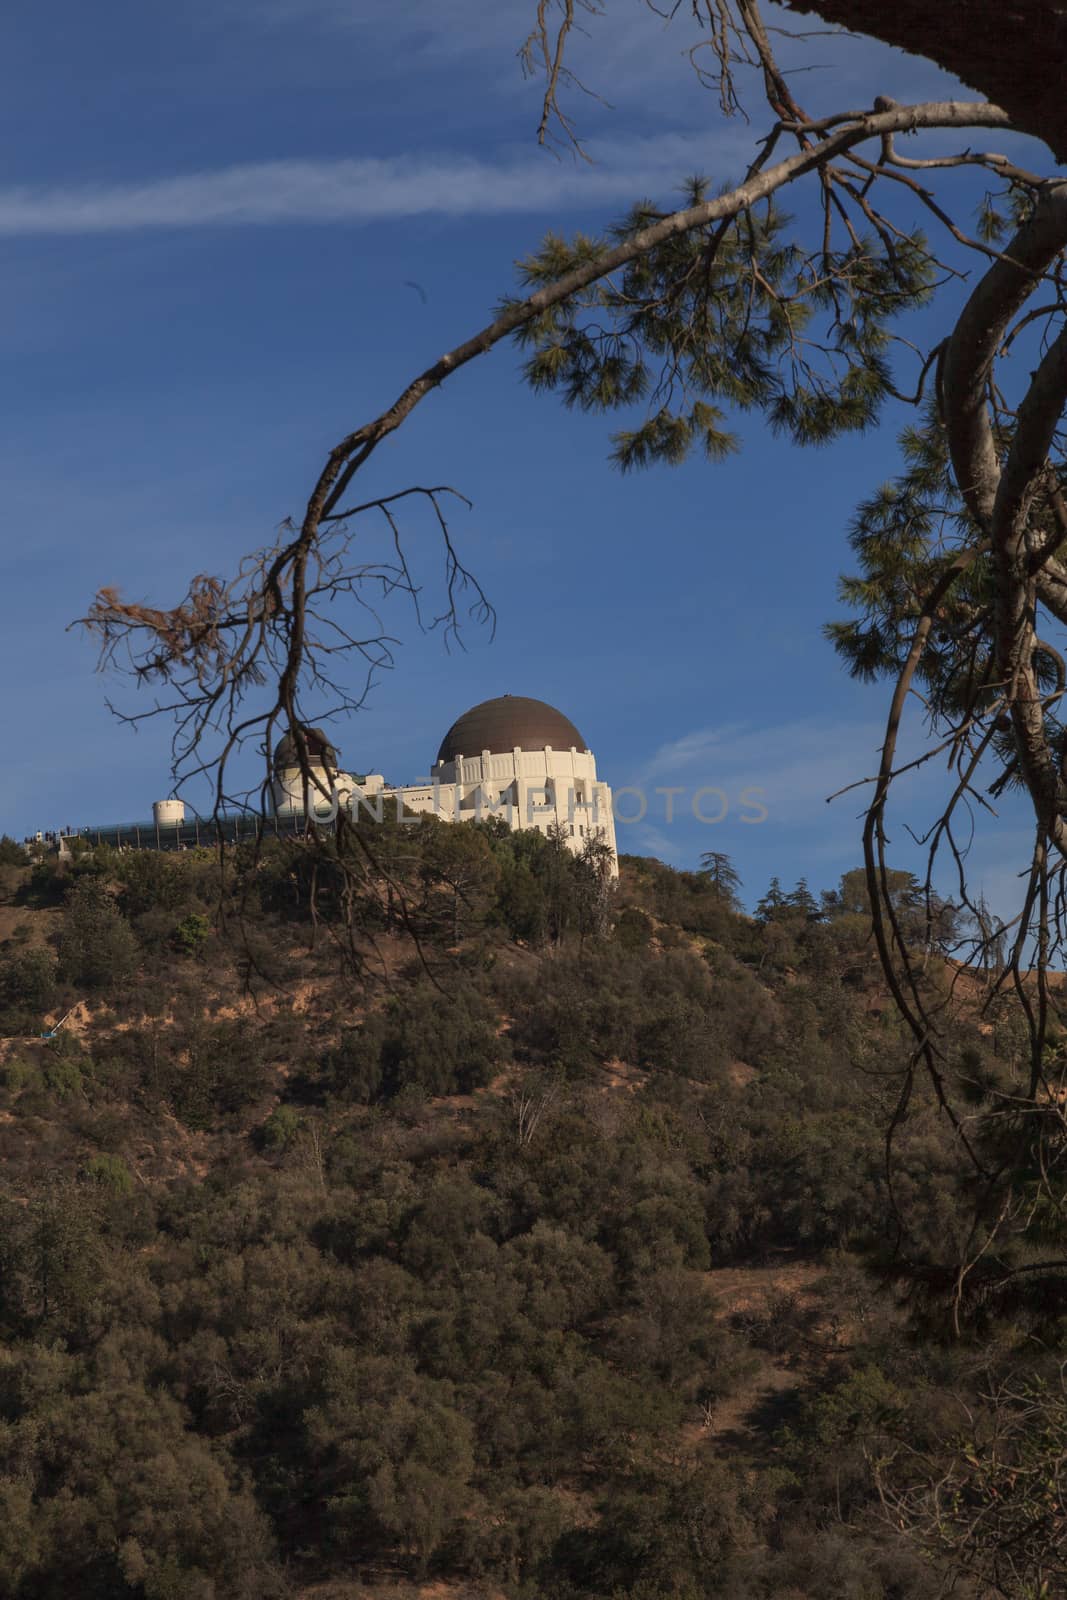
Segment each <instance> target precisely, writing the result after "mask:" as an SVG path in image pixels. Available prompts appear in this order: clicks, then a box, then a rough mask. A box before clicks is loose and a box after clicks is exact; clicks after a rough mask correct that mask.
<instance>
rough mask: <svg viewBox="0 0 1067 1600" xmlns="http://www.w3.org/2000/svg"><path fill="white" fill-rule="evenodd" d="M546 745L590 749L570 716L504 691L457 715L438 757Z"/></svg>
mask: <svg viewBox="0 0 1067 1600" xmlns="http://www.w3.org/2000/svg"><path fill="white" fill-rule="evenodd" d="M546 745H551V747H552V749H553V750H570V749H572V748H573V749H575V750H587V749H588V748H589V747H588V745H587V744H586V742H585V740H584V739H583V738H582V736H581V734H580V733H579V732H578V729H577V728H576V727H575V726H574V723H573V722H572V721H571V720H570V718H569V717H565V716H564V715H563V712H562V711H557V710H556V709H555V707H554V706H547V705H545V702H544V701H543V700H528V699H527V698H526V697H525V695H521V694H502V695H499V696H498V697H497V699H495V700H483V701H482V703H481V705H477V706H472V707H471V709H470V710H469V711H465V712H464V713H463V715H462V716H461V717H458V718H457V719H456V721H455V722H454V723H453V724H452V726H451V727H450V728H449V730H448V732H447V733H446V734H445V736H444V738H443V739H442V740H441V748H440V750H438V752H437V759H438V761H454V760H455V758H456V756H480V755H481V753H482V751H483V750H488V751H490V752H491V754H493V755H506V754H507V753H508V752H509V751H510V750H543V749H544V748H545V746H546Z"/></svg>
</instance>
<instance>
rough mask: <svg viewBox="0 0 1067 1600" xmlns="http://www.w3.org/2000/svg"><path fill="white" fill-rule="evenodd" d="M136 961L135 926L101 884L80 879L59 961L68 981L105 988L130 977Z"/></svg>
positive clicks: (69, 903)
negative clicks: (132, 926) (128, 920)
mask: <svg viewBox="0 0 1067 1600" xmlns="http://www.w3.org/2000/svg"><path fill="white" fill-rule="evenodd" d="M136 963H137V940H136V938H135V937H134V933H133V929H132V928H131V927H130V925H129V923H128V922H127V921H126V919H125V917H124V916H123V915H122V913H121V912H120V911H119V909H118V907H117V906H116V904H115V902H114V900H113V899H112V898H111V896H110V895H109V894H108V892H107V890H106V889H105V888H104V887H103V885H102V884H100V883H99V882H97V881H96V880H94V879H92V878H86V879H84V880H83V881H82V882H80V883H79V884H78V885H77V886H76V888H75V889H74V890H73V892H72V893H71V895H70V897H69V899H68V901H67V910H66V918H65V921H64V927H63V932H62V934H61V935H60V941H59V965H60V971H61V973H62V975H63V977H64V978H65V979H66V980H67V981H68V982H69V983H74V984H78V985H79V986H84V987H86V988H91V989H97V988H99V989H104V988H107V987H109V986H110V985H111V984H116V983H120V982H121V981H122V980H123V978H127V977H129V975H130V973H131V972H132V971H133V969H134V967H135V966H136Z"/></svg>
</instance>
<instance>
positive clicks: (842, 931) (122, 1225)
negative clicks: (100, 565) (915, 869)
mask: <svg viewBox="0 0 1067 1600" xmlns="http://www.w3.org/2000/svg"><path fill="white" fill-rule="evenodd" d="M600 867H601V864H600V863H599V862H598V860H597V859H596V853H595V851H589V852H587V854H586V856H585V857H584V858H583V859H575V858H572V857H571V856H570V855H569V853H568V852H567V851H566V850H565V849H563V848H562V847H561V845H560V843H559V841H552V840H549V841H545V840H543V839H541V838H540V837H539V836H538V835H533V834H530V835H511V834H507V833H506V832H505V831H504V830H502V829H494V828H492V827H489V826H486V827H476V826H473V825H465V826H464V827H462V828H446V827H443V826H441V825H438V824H435V823H433V822H425V823H422V824H420V825H419V826H417V827H396V826H393V827H390V826H388V825H386V826H383V827H380V828H376V829H375V828H371V827H368V829H367V830H365V831H364V833H363V835H361V836H359V837H355V836H353V837H350V838H348V839H347V840H342V841H341V843H340V844H338V843H337V842H335V841H325V842H322V843H320V844H319V845H318V846H316V847H312V846H310V845H304V844H301V843H292V842H289V843H281V844H273V843H272V844H271V845H270V846H269V847H265V848H264V849H263V851H262V852H261V853H256V852H254V851H251V850H249V851H244V850H242V851H240V852H234V853H232V854H231V856H230V857H229V859H228V861H227V868H228V871H227V876H226V880H225V883H224V885H223V887H222V889H221V890H220V881H219V872H218V862H217V860H216V859H215V858H214V857H213V856H211V854H210V853H207V852H205V853H203V854H200V853H197V852H188V853H185V854H182V855H180V856H178V855H171V856H167V855H159V854H154V853H149V852H144V853H135V852H132V853H128V854H122V855H117V854H114V853H111V852H107V851H102V850H98V851H95V852H93V851H86V852H84V853H82V854H81V855H80V856H79V857H78V858H77V859H76V860H75V862H74V863H73V864H71V865H70V866H68V867H66V868H65V869H62V870H61V869H60V867H59V865H58V863H57V862H56V861H55V859H54V858H44V859H41V860H39V861H37V862H36V863H35V864H30V863H29V862H27V861H25V860H24V858H22V857H21V853H20V852H19V851H18V850H17V849H15V848H13V847H11V846H10V845H4V846H3V847H2V848H0V898H2V899H3V901H4V903H3V904H2V905H0V917H2V919H3V921H2V923H0V932H2V933H3V935H4V942H3V944H2V946H0V1035H3V1038H2V1039H0V1156H2V1158H3V1161H4V1179H3V1184H2V1188H0V1338H2V1345H0V1593H2V1594H3V1595H5V1596H10V1597H11V1600H31V1597H32V1600H60V1597H64V1600H66V1597H68V1596H71V1595H75V1594H76V1595H78V1596H79V1597H84V1600H94V1597H101V1600H102V1597H107V1600H242V1597H247V1600H252V1597H257V1600H258V1597H270V1596H277V1597H283V1596H298V1595H301V1594H307V1595H311V1594H312V1593H314V1594H315V1595H318V1596H321V1597H326V1596H331V1597H338V1600H340V1597H341V1596H357V1595H370V1594H376V1595H377V1594H386V1593H391V1594H397V1593H398V1592H400V1593H403V1592H406V1590H407V1588H408V1587H409V1586H410V1587H412V1588H414V1587H415V1586H418V1585H420V1584H423V1583H426V1582H429V1581H430V1580H433V1581H435V1582H436V1583H437V1584H438V1585H439V1587H438V1588H437V1589H436V1590H435V1591H434V1592H435V1593H437V1594H438V1595H444V1594H455V1595H464V1594H466V1595H472V1596H473V1595H491V1594H501V1593H502V1594H505V1595H507V1596H509V1597H514V1600H526V1597H528V1600H533V1597H535V1596H553V1597H559V1600H569V1597H578V1596H591V1597H593V1596H596V1597H605V1600H606V1597H613V1600H623V1597H627V1600H660V1597H668V1596H670V1597H674V1600H697V1597H704V1596H723V1597H731V1600H734V1597H736V1600H742V1597H745V1600H748V1597H751V1600H771V1597H783V1600H784V1597H789V1600H804V1597H809V1596H810V1597H811V1600H815V1597H819V1600H822V1597H824V1596H840V1597H842V1600H891V1597H892V1600H905V1597H907V1600H924V1597H927V1596H930V1597H932V1596H934V1595H937V1594H940V1593H941V1592H942V1586H943V1584H944V1582H945V1574H946V1571H947V1570H950V1569H951V1571H952V1573H953V1574H954V1582H955V1588H954V1593H956V1594H957V1595H961V1596H968V1595H970V1596H978V1595H986V1594H990V1595H991V1594H999V1593H1005V1594H1018V1595H1020V1596H1021V1595H1024V1594H1027V1593H1029V1594H1034V1595H1036V1594H1038V1593H1039V1592H1041V1591H1040V1589H1039V1584H1040V1583H1041V1582H1043V1581H1045V1579H1046V1578H1047V1575H1048V1573H1049V1572H1056V1571H1060V1572H1062V1565H1061V1566H1060V1567H1059V1568H1056V1566H1055V1562H1056V1560H1057V1559H1058V1557H1057V1549H1058V1548H1059V1550H1060V1554H1062V1545H1060V1546H1058V1545H1057V1541H1058V1540H1059V1541H1062V1536H1063V1515H1062V1503H1061V1502H1060V1501H1058V1500H1057V1498H1056V1495H1057V1492H1058V1491H1057V1490H1056V1489H1055V1488H1054V1487H1053V1488H1050V1487H1049V1483H1050V1482H1051V1480H1050V1478H1049V1469H1048V1460H1049V1453H1050V1451H1052V1452H1053V1453H1054V1451H1055V1449H1057V1448H1058V1449H1059V1450H1060V1453H1061V1457H1062V1447H1063V1426H1064V1424H1063V1415H1064V1408H1063V1406H1062V1404H1061V1403H1060V1397H1059V1391H1058V1390H1057V1387H1056V1383H1057V1373H1058V1370H1059V1361H1060V1359H1061V1355H1062V1343H1063V1327H1062V1317H1061V1309H1060V1303H1059V1300H1058V1297H1057V1294H1056V1293H1054V1292H1053V1290H1052V1289H1051V1288H1049V1287H1047V1285H1048V1284H1049V1283H1050V1282H1051V1280H1045V1279H1043V1280H1042V1281H1043V1282H1045V1283H1046V1291H1045V1292H1044V1293H1043V1294H1041V1295H1030V1296H1029V1297H1028V1298H1026V1297H1024V1298H1019V1297H1016V1298H1014V1299H1010V1298H1007V1297H1005V1295H1003V1294H1001V1295H999V1297H998V1294H997V1293H994V1292H993V1280H992V1279H991V1278H987V1279H984V1280H983V1282H984V1284H985V1289H984V1291H983V1292H982V1293H981V1294H975V1295H973V1296H972V1297H971V1298H969V1299H968V1298H966V1297H961V1295H960V1294H956V1295H954V1296H953V1295H952V1294H949V1293H948V1292H947V1291H946V1285H948V1286H951V1285H952V1281H953V1274H954V1273H956V1272H957V1271H958V1261H959V1259H960V1256H959V1251H960V1248H961V1242H960V1241H961V1237H962V1236H963V1235H964V1234H965V1233H966V1231H967V1229H968V1228H969V1227H970V1226H971V1225H972V1219H973V1205H974V1180H973V1175H972V1171H971V1168H970V1167H969V1166H968V1164H967V1162H966V1161H965V1160H964V1158H963V1156H962V1155H961V1152H960V1148H959V1142H958V1140H957V1139H956V1138H955V1137H954V1136H953V1133H952V1130H951V1127H950V1126H949V1125H948V1124H947V1122H946V1120H945V1119H944V1117H943V1116H941V1115H940V1114H939V1113H938V1109H937V1107H936V1105H935V1104H933V1103H932V1101H928V1102H924V1101H923V1100H922V1098H921V1093H919V1094H917V1095H916V1097H915V1099H914V1101H913V1104H912V1106H911V1108H910V1112H909V1115H908V1117H907V1120H906V1122H905V1123H904V1124H903V1126H901V1127H900V1128H899V1129H898V1130H897V1134H896V1139H895V1145H894V1152H893V1160H892V1163H891V1165H890V1166H889V1167H887V1163H886V1152H885V1133H886V1129H887V1126H888V1124H889V1121H890V1118H891V1116H892V1111H893V1106H894V1102H895V1096H896V1082H897V1080H896V1076H895V1074H896V1071H897V1068H898V1067H899V1063H900V1060H901V1058H902V1054H903V1052H904V1050H905V1046H904V1043H903V1041H902V1039H901V1037H900V1035H899V1025H898V1023H897V1020H896V1013H895V1011H894V1010H893V1008H892V1007H891V1006H890V1005H889V1004H888V1002H887V1001H886V998H885V996H884V994H883V993H882V991H881V989H880V987H879V982H878V980H877V978H876V976H875V966H874V963H873V958H872V955H871V952H870V947H869V919H868V916H867V911H866V901H865V897H864V893H863V890H862V883H861V880H860V879H859V878H858V877H857V876H856V875H855V874H849V875H847V876H846V878H845V879H844V880H843V881H842V883H841V884H840V885H839V886H838V887H837V888H836V889H835V890H834V891H833V892H831V893H827V894H825V895H822V896H819V897H818V898H817V897H816V895H815V894H813V893H812V892H811V891H810V890H809V889H808V887H807V886H806V885H805V884H800V885H797V887H796V889H794V890H793V891H791V892H786V891H784V890H783V889H782V888H781V887H780V886H779V885H777V884H772V885H771V887H770V888H769V889H768V891H767V894H766V895H765V896H764V897H763V899H762V900H761V902H760V907H759V912H758V915H757V916H756V917H755V918H750V917H747V916H745V915H743V914H742V913H741V912H740V910H739V908H738V904H737V901H736V898H735V891H736V887H737V884H736V875H734V874H733V873H732V872H731V870H730V867H729V863H728V862H726V861H725V858H723V857H713V858H709V861H708V863H707V866H706V870H705V871H703V872H699V873H681V872H674V871H672V870H670V869H668V868H667V867H664V866H662V865H661V864H660V863H658V862H655V861H650V860H644V859H638V858H629V859H625V860H624V863H623V877H622V883H621V886H620V888H619V890H618V891H617V892H615V893H613V892H610V891H607V890H606V889H605V887H604V884H603V880H602V875H601V870H600ZM898 887H899V888H900V890H901V903H902V905H905V906H906V903H907V893H906V890H907V883H906V881H905V880H903V879H901V883H900V885H899V886H898ZM947 971H948V965H947V963H946V962H945V960H944V959H943V958H942V957H941V956H940V955H938V953H937V952H936V951H934V952H932V953H931V956H930V962H929V981H930V983H931V984H932V985H935V986H936V985H938V984H940V985H942V987H944V985H945V983H946V981H947V980H946V973H947ZM72 1006H75V1007H76V1009H75V1011H74V1014H73V1015H72V1017H71V1018H70V1019H69V1021H68V1022H67V1023H66V1024H65V1025H64V1026H63V1027H62V1028H60V1029H59V1031H58V1032H57V1033H56V1034H55V1035H54V1037H52V1038H50V1039H42V1038H41V1037H40V1035H41V1033H42V1031H43V1030H44V1026H45V1021H44V1019H45V1018H46V1017H47V1018H49V1019H51V1021H52V1022H55V1021H56V1020H58V1019H59V1018H60V1017H61V1016H63V1015H64V1014H65V1013H66V1012H67V1011H68V1010H69V1008H70V1007H72ZM957 1010H958V1016H957V1018H956V1022H955V1028H956V1034H957V1039H958V1054H959V1065H960V1071H961V1073H962V1074H964V1075H965V1076H966V1078H967V1081H968V1082H970V1083H972V1084H978V1085H981V1084H984V1083H992V1082H1009V1081H1010V1079H1011V1074H1012V1072H1013V1070H1014V1064H1015V1052H1016V1050H1017V1048H1018V1044H1017V1041H1018V1036H1019V1030H1018V1027H1017V1024H1016V1021H1015V1020H1014V1018H1013V1016H1012V1014H1011V1011H1010V1009H1007V1008H1006V1007H1002V1008H1001V1011H1000V1012H999V1013H996V1012H993V1013H991V1015H992V1016H993V1021H992V1022H990V1021H983V1020H981V1019H980V1017H979V1012H978V1008H977V1005H976V1004H975V1003H974V1002H973V1000H972V1001H971V1002H970V1003H963V1002H961V1003H960V1005H959V1006H958V1008H957ZM974 1098H975V1100H976V1103H977V1101H978V1100H979V1099H980V1094H979V1093H978V1092H977V1091H976V1093H975V1096H974ZM887 1172H889V1173H891V1175H892V1178H893V1193H892V1194H890V1192H889V1190H888V1188H887ZM1049 1226H1050V1229H1051V1227H1052V1223H1050V1225H1049ZM902 1241H904V1242H903V1244H902ZM1019 1248H1020V1249H1022V1248H1024V1246H1022V1245H1020V1246H1019ZM1001 1265H1003V1263H1001ZM961 1307H962V1311H961ZM1010 1383H1014V1384H1015V1388H1014V1390H1013V1391H1012V1395H1011V1396H1008V1397H1007V1398H1005V1386H1006V1385H1009V1384H1010ZM1035 1407H1036V1408H1037V1411H1038V1412H1039V1418H1038V1421H1037V1422H1035V1423H1034V1425H1033V1427H1032V1428H1030V1429H1029V1431H1028V1432H1026V1433H1025V1441H1029V1442H1028V1443H1027V1442H1025V1441H1024V1443H1022V1444H1020V1443H1019V1440H1018V1439H1016V1441H1015V1444H1014V1445H1013V1446H1012V1447H1011V1448H1010V1449H1008V1450H1007V1455H1003V1452H1004V1450H1005V1449H1007V1447H1006V1446H1004V1445H1003V1442H1002V1444H1001V1450H1002V1456H1003V1459H1005V1460H1008V1459H1009V1458H1010V1462H1011V1463H1013V1464H1014V1468H1013V1470H1014V1471H1015V1474H1016V1475H1015V1478H1013V1479H1012V1482H1013V1483H1015V1482H1019V1483H1020V1484H1022V1483H1025V1482H1028V1481H1029V1480H1027V1479H1026V1471H1025V1470H1024V1469H1027V1462H1031V1464H1032V1462H1033V1460H1035V1459H1036V1460H1037V1463H1038V1468H1039V1476H1040V1472H1042V1471H1043V1472H1044V1477H1042V1478H1041V1481H1040V1483H1039V1484H1038V1486H1037V1488H1036V1489H1034V1491H1033V1496H1032V1498H1031V1499H1030V1500H1025V1501H1024V1499H1023V1498H1022V1494H1023V1491H1022V1490H1021V1489H1020V1490H1019V1491H1018V1493H1017V1494H1016V1499H1015V1503H1014V1505H1013V1508H1012V1509H1013V1514H1015V1516H1016V1523H1015V1524H1014V1525H1013V1526H1014V1528H1015V1532H1016V1534H1017V1537H1016V1539H1015V1543H1014V1545H1013V1546H1010V1549H1011V1554H1010V1555H1008V1556H1005V1555H1003V1554H1002V1553H1001V1551H1000V1549H999V1547H994V1546H995V1545H996V1540H995V1539H993V1540H992V1541H990V1540H987V1546H988V1547H984V1546H982V1545H981V1543H980V1541H978V1542H976V1540H975V1539H974V1538H972V1537H971V1536H970V1534H969V1533H967V1532H966V1529H965V1528H964V1525H965V1524H967V1526H968V1527H969V1523H968V1516H969V1508H977V1509H979V1510H981V1509H982V1508H983V1507H984V1506H986V1505H987V1503H988V1504H989V1505H990V1506H991V1505H993V1500H991V1499H990V1498H989V1496H990V1494H992V1496H993V1497H994V1499H995V1497H996V1496H997V1495H999V1496H1000V1497H1001V1502H1003V1500H1004V1496H1005V1492H1006V1491H1005V1482H1004V1480H1003V1478H1001V1479H999V1480H997V1479H989V1480H988V1481H987V1478H986V1477H983V1476H982V1473H981V1471H980V1470H979V1469H978V1467H977V1466H976V1467H975V1469H974V1470H973V1471H972V1469H971V1468H970V1467H968V1464H967V1463H968V1460H969V1459H971V1460H974V1461H975V1462H976V1463H978V1462H980V1461H981V1460H982V1459H984V1458H983V1457H982V1454H981V1449H980V1445H981V1443H982V1441H983V1440H984V1441H986V1442H988V1439H989V1437H990V1436H991V1430H994V1429H996V1430H998V1438H1001V1440H1002V1441H1003V1438H1005V1437H1007V1436H1008V1433H1009V1432H1010V1430H1009V1429H1008V1427H1007V1425H1006V1422H1005V1418H1006V1417H1007V1418H1008V1419H1009V1420H1010V1419H1011V1418H1012V1417H1014V1418H1016V1419H1018V1418H1020V1417H1023V1418H1025V1417H1029V1416H1032V1415H1033V1414H1034V1413H1035ZM1057 1407H1058V1409H1057ZM1028 1408H1029V1409H1028ZM1057 1429H1059V1432H1058V1433H1057V1431H1056V1430H1057ZM1050 1439H1051V1441H1052V1443H1051V1444H1049V1443H1048V1440H1050ZM1042 1440H1044V1441H1045V1443H1044V1444H1042V1442H1041V1441H1042ZM1057 1441H1058V1443H1057ZM1027 1450H1029V1451H1030V1455H1029V1456H1028V1455H1027ZM1035 1451H1036V1456H1035ZM968 1452H969V1453H970V1454H969V1455H968ZM1027 1470H1028V1469H1027ZM950 1474H955V1475H956V1476H955V1478H953V1479H952V1482H953V1483H954V1485H955V1488H956V1492H957V1499H956V1502H955V1510H953V1507H952V1505H949V1504H948V1503H947V1501H946V1504H945V1506H943V1507H941V1509H940V1510H937V1509H935V1510H933V1511H932V1510H931V1506H933V1505H935V1502H934V1501H933V1500H932V1498H931V1496H930V1494H929V1493H928V1492H927V1488H926V1486H928V1485H929V1484H931V1483H933V1482H935V1481H936V1480H937V1479H938V1478H939V1477H940V1476H943V1475H950ZM1042 1485H1043V1487H1042ZM1026 1492H1027V1493H1028V1494H1029V1493H1030V1490H1029V1489H1027V1491H1026ZM983 1495H985V1496H986V1499H985V1500H983ZM1042 1496H1043V1497H1044V1498H1042ZM1007 1497H1008V1499H1009V1500H1010V1499H1011V1495H1010V1493H1009V1494H1008V1496H1007ZM961 1507H962V1510H961ZM998 1514H999V1512H998V1513H995V1514H994V1513H992V1512H991V1513H990V1517H989V1518H988V1519H987V1520H986V1521H985V1522H983V1528H984V1527H986V1526H987V1525H988V1526H989V1527H990V1528H991V1529H993V1530H994V1532H995V1530H996V1527H997V1524H996V1515H998ZM961 1529H964V1531H963V1532H961ZM1001 1532H1002V1533H1003V1529H1001ZM1008 1538H1010V1533H1008V1534H1004V1537H1003V1539H1002V1541H1001V1542H1002V1543H1004V1541H1005V1540H1006V1539H1008ZM1005 1563H1006V1564H1005ZM1050 1563H1051V1565H1050ZM441 1585H443V1587H441ZM1027 1586H1029V1587H1027ZM1046 1592H1047V1593H1049V1594H1051V1593H1052V1592H1053V1590H1052V1589H1051V1588H1049V1589H1048V1590H1047V1591H1046Z"/></svg>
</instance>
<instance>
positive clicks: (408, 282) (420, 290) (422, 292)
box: [404, 278, 426, 305]
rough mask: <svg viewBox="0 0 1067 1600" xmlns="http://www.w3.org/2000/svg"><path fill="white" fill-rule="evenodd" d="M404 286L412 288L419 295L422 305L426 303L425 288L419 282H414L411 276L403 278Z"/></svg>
mask: <svg viewBox="0 0 1067 1600" xmlns="http://www.w3.org/2000/svg"><path fill="white" fill-rule="evenodd" d="M404 288H405V289H414V291H415V293H416V294H417V295H419V296H421V298H422V303H423V305H425V304H426V290H425V289H424V288H423V287H422V284H421V283H414V282H413V281H412V279H411V278H405V279H404Z"/></svg>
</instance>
